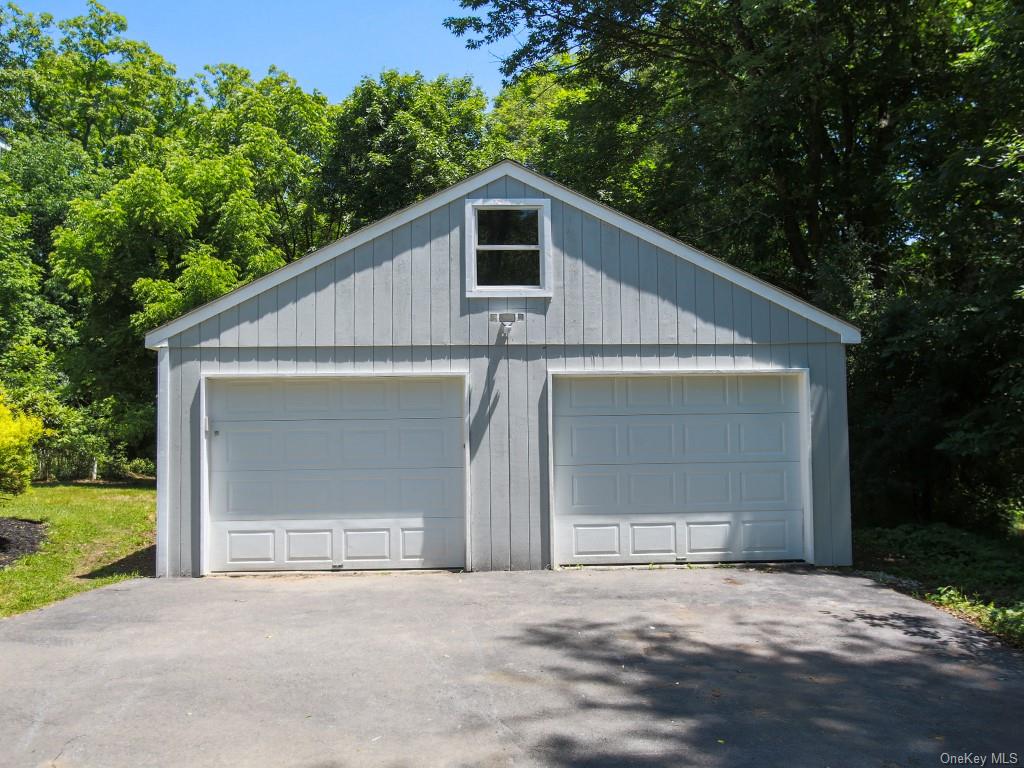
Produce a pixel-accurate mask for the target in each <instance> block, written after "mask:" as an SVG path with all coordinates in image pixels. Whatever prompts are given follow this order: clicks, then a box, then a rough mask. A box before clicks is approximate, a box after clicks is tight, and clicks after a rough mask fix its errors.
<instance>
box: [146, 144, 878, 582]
mask: <svg viewBox="0 0 1024 768" xmlns="http://www.w3.org/2000/svg"><path fill="white" fill-rule="evenodd" d="M859 341H860V332H859V331H858V330H857V328H855V327H854V326H852V325H850V324H849V323H847V322H846V321H844V320H842V319H840V318H837V317H835V316H833V315H830V314H828V313H827V312H823V311H822V310H821V309H819V308H817V307H815V306H813V305H811V304H808V303H807V302H806V301H803V300H801V299H799V298H797V297H796V296H793V295H792V294H789V293H787V292H786V291H784V290H782V289H780V288H777V287H775V286H773V285H770V284H768V283H766V282H764V281H763V280H760V279H758V278H756V277H754V276H753V275H750V274H747V273H746V272H743V271H742V270H739V269H737V268H735V267H734V266H732V265H730V264H727V263H725V262H723V261H720V260H718V259H715V258H714V257H712V256H710V255H708V254H706V253H704V252H702V251H699V250H697V249H695V248H691V247H690V246H688V245H686V244H685V243H681V242H680V241H678V240H675V239H674V238H671V237H669V236H668V235H666V234H664V233H662V232H659V231H658V230H656V229H653V228H651V227H649V226H646V225H644V224H642V223H641V222H639V221H637V220H636V219H632V218H630V217H628V216H625V215H623V214H621V213H619V212H617V211H614V210H612V209H611V208H608V207H607V206H605V205H603V204H602V203H600V202H598V201H595V200H591V199H588V198H587V197H585V196H583V195H581V194H579V193H578V192H575V191H573V190H571V189H568V188H566V187H564V186H562V185H560V184H559V183H557V182H555V181H553V180H551V179H547V178H545V177H544V176H542V175H540V174H537V173H535V172H534V171H532V170H530V169H528V168H525V167H523V166H521V165H518V164H516V163H514V162H512V161H501V162H499V163H497V164H495V165H494V166H491V167H490V168H487V169H485V170H483V171H481V172H480V173H477V174H475V175H473V176H471V177H469V178H466V179H464V180H462V181H460V182H458V183H456V184H454V185H452V186H451V187H448V188H447V189H444V190H440V191H439V192H437V193H436V194H434V195H432V196H430V197H427V198H424V199H423V200H421V201H419V202H417V203H414V204H413V205H410V206H409V207H407V208H404V209H402V210H400V211H396V212H395V213H394V214H392V215H389V216H386V217H384V218H382V219H380V220H379V221H376V222H373V223H370V224H367V225H366V226H365V227H362V228H360V229H358V230H356V231H353V232H351V233H350V234H348V235H346V236H345V237H343V238H341V239H340V240H337V241H336V242H334V243H329V244H327V245H325V246H324V247H322V248H320V249H319V250H317V251H314V252H311V253H309V254H307V255H305V256H303V257H302V258H300V259H297V260H295V261H293V262H290V263H289V264H287V265H285V266H283V267H281V268H280V269H278V270H275V271H274V272H271V273H269V274H267V275H264V276H262V277H259V278H256V279H254V280H251V281H249V282H247V283H245V284H244V285H241V286H239V287H238V288H236V289H235V290H234V291H231V292H229V293H226V294H224V295H223V296H219V297H218V298H216V299H214V300H213V301H211V302H209V303H208V304H205V305H203V306H199V307H196V308H194V309H192V310H190V311H189V312H186V313H185V314H183V315H182V316H180V317H178V318H175V319H173V320H171V321H169V322H167V323H165V324H164V325H162V326H160V327H159V328H154V329H152V330H151V331H150V332H149V333H147V334H146V345H147V346H148V347H149V348H150V349H152V350H154V352H155V355H156V364H157V433H158V440H157V456H156V465H157V515H156V517H157V530H156V571H157V573H158V574H160V575H161V576H174V577H178V576H202V575H204V574H206V573H210V572H215V571H239V570H242V571H251V570H306V569H319V570H332V569H333V570H345V571H349V570H359V569H364V568H367V569H372V568H377V569H381V568H383V569H392V568H465V569H466V570H468V571H494V570H503V571H504V570H526V569H530V570H541V569H547V568H555V567H558V566H559V565H564V564H581V565H585V564H596V565H605V564H614V563H641V564H646V563H672V562H710V561H740V560H751V561H765V560H803V561H805V562H808V563H811V564H814V565H849V564H850V562H851V560H852V542H853V536H852V529H851V515H850V476H849V440H848V430H847V395H846V352H847V349H848V347H849V345H851V344H857V343H858V342H859Z"/></svg>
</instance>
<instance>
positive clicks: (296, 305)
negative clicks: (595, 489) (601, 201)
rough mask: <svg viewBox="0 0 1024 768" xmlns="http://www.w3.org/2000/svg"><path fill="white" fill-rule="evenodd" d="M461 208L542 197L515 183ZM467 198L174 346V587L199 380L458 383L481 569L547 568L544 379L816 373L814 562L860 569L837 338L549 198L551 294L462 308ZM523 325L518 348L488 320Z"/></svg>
mask: <svg viewBox="0 0 1024 768" xmlns="http://www.w3.org/2000/svg"><path fill="white" fill-rule="evenodd" d="M466 197H467V198H475V197H487V198H518V197H534V198H536V197H548V195H544V194H542V193H541V192H539V191H538V190H536V189H533V188H531V187H529V186H526V185H524V184H523V183H522V182H520V181H518V180H516V179H513V178H510V177H503V178H501V179H499V180H498V181H495V182H493V183H491V184H488V185H486V186H485V187H481V188H480V189H478V190H476V191H474V192H472V193H470V194H468V195H467V196H466ZM464 215H465V213H464V201H463V200H462V199H459V200H456V201H454V202H451V203H448V204H446V205H441V206H439V207H438V208H436V209H434V210H433V211H431V212H430V213H429V214H426V215H424V216H421V217H420V218H417V219H414V220H413V221H411V222H409V223H407V224H404V225H401V226H398V227H396V228H394V229H392V230H391V231H390V232H388V233H386V234H384V235H382V236H380V237H378V238H376V239H374V240H373V241H371V242H368V243H366V244H364V245H362V246H360V247H358V248H355V249H354V250H352V251H350V252H347V253H344V254H342V255H340V256H338V257H336V258H334V259H332V260H331V261H328V262H326V263H324V264H321V265H319V266H317V267H315V268H313V269H310V270H308V271H307V272H305V273H302V274H300V275H298V276H296V277H294V278H291V279H289V280H287V281H285V282H283V283H281V284H280V285H278V286H276V287H274V288H271V289H269V290H267V291H265V292H263V293H261V294H259V295H258V296H254V297H252V298H250V299H248V300H246V301H244V302H242V303H241V304H239V305H237V306H235V307H233V308H230V309H228V310H226V311H224V312H222V313H221V314H219V315H216V316H214V317H211V318H210V319H208V320H205V321H204V322H202V323H200V324H199V325H197V326H194V327H192V328H190V329H188V330H186V331H183V332H182V333H180V334H178V335H176V336H173V337H171V339H170V340H169V349H168V377H169V380H168V381H167V382H166V387H167V390H168V395H169V402H170V408H169V412H168V422H167V423H168V430H169V444H168V452H169V454H170V455H169V456H168V459H169V466H170V467H171V468H173V469H172V470H171V472H170V473H169V474H170V476H169V477H168V483H169V494H168V500H167V504H168V507H169V510H170V513H171V514H170V516H169V518H170V524H169V527H168V530H167V531H166V532H165V536H166V540H167V565H168V571H169V573H171V574H181V575H189V574H192V573H193V572H196V571H197V570H198V564H199V562H200V560H199V539H198V536H194V535H193V531H194V530H198V526H199V514H200V497H199V495H200V488H201V483H200V482H198V478H199V473H200V440H201V438H202V431H201V425H200V423H199V419H200V416H199V382H200V377H201V375H202V374H204V373H213V372H216V373H236V372H237V373H268V374H269V373H296V374H301V373H335V372H338V373H341V372H344V373H358V372H366V373H367V374H386V373H399V372H401V373H408V372H423V373H425V374H429V373H431V372H437V371H444V372H460V373H464V374H467V375H468V377H469V387H470V406H469V407H470V413H469V422H470V434H469V440H470V446H469V448H470V467H469V472H470V512H469V514H470V536H471V542H472V546H471V550H472V558H473V561H472V564H471V565H472V567H473V569H475V570H491V569H494V570H501V569H530V568H542V567H545V566H547V565H549V564H550V563H548V561H547V558H548V556H549V552H550V547H549V542H548V531H549V526H548V516H549V513H550V510H549V509H548V481H549V478H548V450H549V445H548V439H549V436H548V433H547V427H548V414H547V391H546V390H547V381H548V373H549V371H561V370H608V371H610V372H616V371H623V370H644V371H656V370H665V371H666V372H678V371H685V370H723V371H730V370H750V369H753V368H757V369H773V368H774V369H784V368H807V369H808V370H809V371H810V388H811V393H810V394H811V397H810V409H811V418H812V423H811V437H812V444H811V450H812V468H811V475H812V496H813V505H814V551H815V561H816V562H817V563H818V564H847V563H849V562H850V559H851V532H850V510H849V469H848V445H847V430H846V423H847V417H846V359H845V348H844V346H843V345H842V343H840V340H839V336H838V335H837V334H836V333H835V332H833V331H831V330H829V329H826V328H824V327H822V326H819V325H817V324H816V323H813V322H809V321H808V320H807V319H806V318H804V317H802V316H799V315H796V314H795V313H793V312H790V311H789V310H787V309H786V308H784V307H782V306H780V305H778V304H775V303H773V302H770V301H768V300H767V299H765V298H764V297H762V296H759V295H757V294H755V293H753V292H751V291H748V290H747V289H745V288H742V287H740V286H737V285H735V284H733V283H731V282H729V281H728V280H726V279H724V278H722V277H720V276H718V275H713V274H711V273H710V272H708V271H706V270H704V269H702V268H701V267H699V266H695V265H694V264H692V263H690V262H689V261H686V260H684V259H681V258H679V257H678V256H676V255H674V254H671V253H668V252H666V251H664V250H662V249H660V248H657V247H656V246H654V245H652V244H650V243H648V242H646V241H644V240H641V239H638V238H637V237H635V236H634V235H632V234H630V233H628V232H625V231H623V230H620V229H618V228H617V227H614V226H612V225H610V224H608V223H607V222H604V221H601V220H599V219H597V218H595V217H593V216H591V215H589V214H587V213H585V212H583V211H580V210H579V209H577V208H575V207H573V206H571V205H569V204H568V203H565V202H563V201H562V200H560V199H558V198H554V197H553V198H551V217H552V221H551V224H552V240H553V243H552V246H553V248H554V253H553V266H554V280H553V289H554V295H553V296H552V297H551V298H550V299H542V298H507V299H506V298H500V299H499V298H467V297H466V295H465V286H464V282H463V265H464V260H465V254H464V253H463V248H462V244H463V232H464V223H463V218H464ZM509 310H513V311H518V312H523V313H524V314H525V316H526V319H525V322H517V323H516V324H515V325H514V326H513V327H512V330H511V333H510V334H509V335H508V337H507V338H502V337H501V336H500V334H499V333H498V324H497V323H491V322H489V318H488V313H490V312H497V311H509Z"/></svg>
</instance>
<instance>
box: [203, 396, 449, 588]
mask: <svg viewBox="0 0 1024 768" xmlns="http://www.w3.org/2000/svg"><path fill="white" fill-rule="evenodd" d="M206 390H207V391H206V406H207V408H206V410H207V413H208V416H207V422H208V423H207V454H208V462H209V493H208V543H209V546H208V548H207V551H208V553H209V555H208V557H209V561H208V569H209V570H211V571H238V570H241V571H252V570H287V569H301V570H312V569H321V570H322V569H344V568H359V569H372V568H388V569H393V568H459V567H463V566H464V565H465V563H466V547H465V519H466V518H465V501H464V500H465V441H464V437H463V435H464V424H465V421H464V401H465V382H464V379H463V378H462V377H461V376H448V377H399V376H396V377H380V376H377V377H337V376H328V377H301V376H300V377H293V376H288V377H273V376H255V377H225V378H218V377H212V378H210V379H209V380H208V381H207V386H206Z"/></svg>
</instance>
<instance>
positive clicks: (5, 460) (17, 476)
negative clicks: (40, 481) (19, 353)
mask: <svg viewBox="0 0 1024 768" xmlns="http://www.w3.org/2000/svg"><path fill="white" fill-rule="evenodd" d="M42 434H43V423H42V422H41V421H40V420H39V419H37V418H36V417H34V416H29V415H26V414H23V413H16V412H15V411H14V410H12V409H11V407H10V405H9V404H8V402H7V396H6V394H5V393H4V391H3V389H2V388H0V494H7V495H16V494H19V493H24V492H25V489H26V488H28V484H29V481H30V480H31V479H32V471H33V469H35V457H34V456H33V455H32V447H33V446H34V445H35V443H36V441H37V440H39V438H40V437H41V436H42Z"/></svg>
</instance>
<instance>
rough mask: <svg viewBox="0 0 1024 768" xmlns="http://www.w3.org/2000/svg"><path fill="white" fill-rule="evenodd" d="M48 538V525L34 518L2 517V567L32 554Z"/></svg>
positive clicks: (0, 524) (0, 548)
mask: <svg viewBox="0 0 1024 768" xmlns="http://www.w3.org/2000/svg"><path fill="white" fill-rule="evenodd" d="M45 538H46V526H45V525H44V524H43V523H37V522H34V521H32V520H19V519H18V518H16V517H0V568H5V567H6V566H8V565H10V564H11V563H13V562H14V561H15V560H17V559H18V558H19V557H24V556H25V555H31V554H32V553H33V552H35V551H36V550H37V549H39V545H40V544H42V543H43V539H45Z"/></svg>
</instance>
